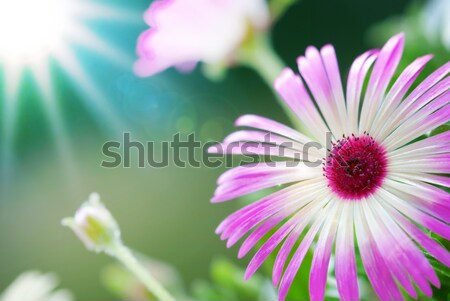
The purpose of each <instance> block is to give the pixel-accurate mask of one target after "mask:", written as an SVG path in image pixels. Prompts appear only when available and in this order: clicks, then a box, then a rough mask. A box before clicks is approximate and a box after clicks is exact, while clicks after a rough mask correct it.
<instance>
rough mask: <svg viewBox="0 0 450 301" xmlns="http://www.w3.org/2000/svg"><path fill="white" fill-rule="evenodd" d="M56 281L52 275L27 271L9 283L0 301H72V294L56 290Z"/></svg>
mask: <svg viewBox="0 0 450 301" xmlns="http://www.w3.org/2000/svg"><path fill="white" fill-rule="evenodd" d="M57 286H58V279H57V277H56V276H55V275H54V274H52V273H47V274H43V273H41V272H38V271H27V272H25V273H23V274H21V275H19V277H17V279H15V280H14V282H13V283H11V284H10V285H9V286H8V287H7V288H6V289H5V291H4V292H3V293H2V294H1V295H0V301H23V300H27V301H42V300H46V301H72V300H73V299H74V298H73V296H72V294H71V293H70V292H69V291H67V290H65V289H56V287H57Z"/></svg>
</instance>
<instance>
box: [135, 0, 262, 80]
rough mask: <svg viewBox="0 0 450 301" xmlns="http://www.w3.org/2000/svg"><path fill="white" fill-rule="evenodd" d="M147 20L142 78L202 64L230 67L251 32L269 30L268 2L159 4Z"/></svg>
mask: <svg viewBox="0 0 450 301" xmlns="http://www.w3.org/2000/svg"><path fill="white" fill-rule="evenodd" d="M144 19H145V21H146V22H147V24H148V25H149V26H150V27H151V28H150V29H149V30H147V31H145V32H144V33H143V34H142V35H141V36H140V38H139V40H138V45H137V53H138V56H139V60H138V61H137V62H136V64H135V72H136V73H137V74H138V75H140V76H150V75H153V74H155V73H158V72H161V71H163V70H165V69H167V68H169V67H177V68H179V69H181V70H190V69H192V68H193V67H195V65H196V63H197V62H199V61H202V62H205V63H212V64H220V63H226V62H227V61H230V60H233V55H234V53H235V51H236V50H237V49H238V48H239V46H240V44H241V43H242V42H243V41H244V40H245V38H246V36H247V35H248V34H249V32H251V31H264V30H265V29H266V28H267V27H268V26H269V25H270V15H269V9H268V7H267V4H266V2H265V1H264V0H245V1H241V0H214V1H213V0H157V1H154V2H153V3H152V4H151V6H150V8H149V9H148V10H147V12H146V13H145V15H144Z"/></svg>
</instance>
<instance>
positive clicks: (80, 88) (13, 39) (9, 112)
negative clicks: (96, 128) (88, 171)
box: [0, 0, 142, 191]
mask: <svg viewBox="0 0 450 301" xmlns="http://www.w3.org/2000/svg"><path fill="white" fill-rule="evenodd" d="M43 16H45V17H43ZM97 20H102V26H104V25H103V24H105V26H108V25H107V24H115V23H117V22H121V23H124V24H126V25H131V26H137V25H138V24H140V23H141V22H142V21H141V20H142V16H141V13H139V12H137V11H133V10H130V9H123V8H121V7H118V6H111V5H110V4H102V3H98V2H97V3H95V2H94V1H86V0H41V1H39V2H35V1H32V2H29V0H14V1H8V2H1V1H0V40H1V41H2V47H0V67H1V68H2V69H3V83H2V84H3V95H1V96H2V97H1V99H2V104H1V105H2V108H3V110H2V116H1V118H2V122H1V126H2V136H1V141H0V160H1V161H0V164H1V169H2V170H1V174H0V177H1V180H0V185H2V186H3V188H4V187H9V186H10V185H9V182H8V181H14V180H13V179H12V172H14V156H15V149H14V139H15V129H16V126H17V125H18V124H17V111H18V103H19V102H23V101H25V100H26V99H21V93H20V88H21V84H22V77H23V74H24V72H25V71H30V72H31V75H32V76H33V78H34V79H35V82H36V90H37V91H36V92H38V93H39V96H40V98H41V99H42V105H43V109H44V111H45V113H46V118H47V119H48V120H49V123H50V125H51V131H52V135H53V137H54V139H55V147H56V148H57V151H58V154H59V157H60V159H61V161H62V162H63V164H62V166H63V168H64V171H65V174H66V175H68V176H72V179H70V182H71V183H75V182H77V181H76V180H75V179H74V177H75V175H76V174H77V173H76V165H75V160H74V159H75V158H74V153H73V151H72V148H71V146H72V145H71V142H70V140H69V135H68V132H67V128H66V125H65V124H64V122H63V118H62V116H61V113H60V110H59V109H58V95H57V93H56V91H55V87H54V82H53V79H52V72H51V69H50V62H52V59H55V60H56V61H57V63H58V64H57V66H58V68H61V69H62V70H63V71H64V72H65V74H66V75H67V79H68V80H69V82H70V83H72V84H73V86H74V87H75V90H76V91H77V93H79V95H80V100H81V101H82V102H83V105H84V107H85V108H86V109H87V110H88V111H89V112H90V113H91V114H92V115H93V116H95V119H96V121H97V122H98V124H99V125H101V126H102V127H104V128H105V129H106V130H108V131H109V132H110V133H112V134H114V135H117V134H118V133H121V132H122V131H123V130H124V122H123V120H122V119H121V118H120V117H119V116H120V115H119V114H118V112H116V111H115V109H114V106H113V105H112V104H111V99H109V98H108V96H107V94H106V93H105V92H104V91H102V89H101V86H100V85H99V84H100V82H99V81H98V79H95V78H93V76H92V75H91V72H90V71H89V68H92V66H89V65H87V64H85V62H84V60H83V56H78V55H76V50H77V47H80V46H81V47H83V48H85V49H87V50H88V51H89V53H90V54H92V55H94V56H97V55H99V57H101V59H102V60H104V61H105V62H108V63H112V64H114V65H115V66H116V67H118V68H120V69H118V70H131V65H132V61H133V58H132V57H131V56H130V55H129V54H128V53H126V52H124V51H123V50H121V49H120V47H116V46H114V45H112V44H111V43H110V42H109V41H107V40H105V39H104V38H103V37H101V36H100V35H98V34H97V33H96V32H95V30H94V29H93V28H91V27H90V26H89V25H88V23H87V22H86V21H94V22H95V21H97ZM109 22H111V23H109ZM24 37H26V38H24ZM2 191H3V189H2Z"/></svg>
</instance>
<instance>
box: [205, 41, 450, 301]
mask: <svg viewBox="0 0 450 301" xmlns="http://www.w3.org/2000/svg"><path fill="white" fill-rule="evenodd" d="M403 45H404V36H403V34H399V35H397V36H394V37H392V38H391V39H390V40H389V41H388V42H387V43H386V44H385V45H384V47H383V48H382V49H381V50H370V51H368V52H366V53H363V54H362V55H360V56H359V57H358V58H357V59H356V60H355V61H354V63H353V65H352V67H351V69H350V72H349V75H348V79H347V89H346V93H345V95H344V91H343V88H342V83H341V78H340V75H339V68H338V63H337V59H336V55H335V51H334V48H333V47H332V46H331V45H326V46H324V47H323V48H322V49H321V50H320V51H319V50H318V49H316V48H314V47H308V48H307V49H306V55H305V56H301V57H299V58H298V61H297V62H298V68H299V71H300V76H299V75H296V74H295V73H294V72H293V71H292V70H290V69H285V70H284V71H283V72H282V74H281V75H280V76H279V77H278V79H277V80H276V82H275V88H276V90H277V91H278V92H279V94H280V95H281V97H282V98H283V99H284V101H285V102H286V103H287V104H288V106H289V107H290V108H291V110H292V111H293V112H294V113H295V114H296V115H297V116H298V118H299V119H301V120H302V121H303V123H304V124H305V127H306V129H307V131H308V133H303V134H302V133H300V132H298V131H296V130H294V129H291V128H289V127H287V126H284V125H282V124H280V123H277V122H275V121H272V120H269V119H266V118H264V117H259V116H254V115H246V116H242V117H240V118H239V119H238V120H237V121H236V125H237V126H243V127H249V128H254V129H252V130H249V129H246V130H242V131H238V132H235V133H233V134H231V135H230V136H228V137H227V138H226V139H225V141H224V143H223V144H220V145H217V146H213V147H212V148H211V149H210V152H213V153H214V152H219V153H232V154H248V153H252V154H261V155H268V154H270V155H275V156H277V155H278V156H280V157H283V158H287V159H290V160H291V162H292V159H296V158H297V155H298V154H301V153H302V152H303V148H304V146H305V145H306V144H307V143H308V142H310V141H316V142H318V143H320V144H321V145H323V146H324V147H323V148H321V149H320V148H310V149H309V152H308V154H309V159H310V161H311V162H312V161H315V160H317V159H320V158H326V159H325V160H322V161H319V162H321V164H315V165H314V164H303V163H302V164H298V165H297V166H292V165H291V166H289V165H288V164H286V161H280V160H278V162H274V163H272V165H270V164H268V163H264V162H262V163H255V164H252V165H250V166H248V165H246V166H240V167H236V168H234V169H231V170H229V171H227V172H225V173H224V174H223V175H222V176H221V177H220V178H219V180H218V188H217V190H216V192H215V195H214V197H213V199H212V202H223V201H228V200H230V199H234V198H237V197H240V196H243V195H246V194H249V193H252V192H256V191H258V190H262V189H265V188H269V187H277V186H279V185H283V186H282V188H279V190H278V191H277V192H275V193H272V194H270V195H268V196H266V197H264V198H263V199H261V200H258V201H256V202H254V203H252V204H250V205H248V206H246V207H244V208H242V209H240V210H239V211H237V212H235V213H233V214H232V215H230V216H229V217H227V218H226V219H225V220H224V221H223V222H222V223H221V224H220V225H219V227H218V229H217V233H218V234H220V235H221V238H222V239H226V240H228V242H227V246H228V247H230V246H232V245H234V244H235V243H236V242H237V241H239V240H240V239H241V238H242V237H244V236H245V235H247V234H248V236H247V237H246V239H245V240H244V242H243V244H242V246H241V247H240V250H239V255H238V256H239V257H243V256H244V255H246V254H247V253H248V252H249V250H250V249H252V248H253V247H254V246H255V244H256V243H257V242H258V241H260V240H261V239H262V238H263V237H264V236H265V235H266V234H268V233H269V231H270V230H272V229H274V231H275V230H276V231H275V232H274V234H272V235H271V236H270V237H269V238H268V239H267V240H266V241H265V242H264V244H263V245H262V247H261V248H260V249H259V250H258V251H257V252H256V255H254V257H253V258H252V260H251V261H250V263H249V265H248V267H247V271H246V278H249V277H250V276H251V275H252V274H253V273H254V272H255V271H256V270H257V269H258V268H259V267H260V265H261V264H262V263H263V261H264V260H265V259H266V258H267V257H268V256H269V255H270V254H271V253H272V252H273V251H274V249H275V248H276V247H277V246H280V249H279V251H278V253H277V254H276V259H275V263H274V266H273V283H274V285H276V286H278V288H279V299H280V300H284V299H285V298H286V295H287V293H288V290H289V287H290V286H291V284H292V281H293V280H294V277H295V275H296V273H297V271H298V269H299V267H300V266H301V264H302V260H303V259H304V257H305V254H306V253H307V251H308V249H309V248H311V247H313V249H314V255H313V262H312V266H311V271H310V283H309V289H310V297H311V300H323V299H324V294H325V284H326V279H327V271H328V265H329V262H330V257H331V254H332V252H333V250H334V253H335V274H336V281H337V288H338V291H339V295H340V298H341V300H348V301H354V300H359V298H360V296H359V290H358V281H357V271H356V265H357V264H356V260H355V249H356V248H358V249H359V253H360V255H361V259H362V263H363V265H364V268H365V271H366V273H367V276H368V279H369V281H370V282H371V284H372V286H373V288H374V291H375V292H376V293H377V295H378V296H379V298H380V299H381V300H403V296H402V293H401V289H400V288H399V287H400V286H401V287H402V288H403V289H404V291H406V292H407V293H408V294H409V295H411V296H413V297H417V296H418V293H417V292H416V290H415V286H417V288H419V289H420V290H421V291H422V292H423V293H424V294H425V295H427V296H431V294H432V288H431V285H430V284H432V285H434V286H436V287H439V285H440V284H439V279H438V277H437V275H436V273H435V271H434V270H433V268H432V266H431V265H430V263H429V261H428V260H427V258H426V257H425V255H424V253H423V252H422V251H421V249H424V250H426V251H427V252H428V253H429V254H431V255H432V256H434V257H435V258H436V259H437V260H439V261H440V262H442V263H443V264H445V265H447V266H450V254H449V253H448V252H447V251H446V250H445V249H444V248H443V247H441V245H440V244H439V243H437V242H436V241H434V240H433V239H431V238H430V237H429V236H428V235H427V234H425V233H424V230H425V229H428V230H431V231H432V232H434V233H436V234H438V235H440V236H442V237H444V238H446V239H450V227H449V225H448V221H449V218H450V194H449V193H447V192H446V191H444V190H443V189H444V187H450V178H449V177H446V176H443V174H448V173H449V172H450V132H444V133H442V134H439V135H437V136H433V137H428V138H423V139H421V140H418V139H417V138H419V137H422V136H423V135H425V134H427V133H429V132H430V131H431V130H433V129H434V128H436V127H438V126H440V125H442V124H444V123H446V122H448V121H449V120H450V106H449V100H450V94H449V93H450V91H449V88H450V77H448V76H447V75H448V73H449V71H450V62H449V63H447V64H445V65H444V66H442V67H441V68H439V69H438V70H436V71H435V72H434V73H432V74H431V75H430V76H428V77H427V78H426V79H425V80H424V81H423V82H422V83H420V84H419V85H418V86H417V87H416V88H414V89H411V86H412V84H413V82H414V81H415V79H416V78H417V76H418V75H419V73H420V72H421V70H422V69H423V68H424V67H425V65H426V63H427V62H428V61H429V60H430V59H431V56H430V55H426V56H423V57H420V58H418V59H416V60H415V61H414V62H412V63H411V64H410V65H409V66H408V67H407V68H406V69H405V70H404V71H403V72H402V73H401V75H400V76H399V77H398V78H397V79H396V80H395V81H394V82H393V84H392V86H390V85H389V84H390V82H391V81H392V77H393V74H394V73H395V70H396V68H397V65H398V63H399V61H400V59H401V56H402V52H403ZM371 68H372V69H371ZM369 70H371V72H369ZM369 74H370V75H369ZM366 79H367V84H365V82H366ZM410 90H412V91H410ZM327 132H329V133H331V137H332V142H333V144H332V145H331V147H330V148H331V149H330V151H329V155H328V156H327V151H326V149H325V144H326V134H325V133H327ZM267 135H270V143H272V144H274V145H276V146H277V147H275V148H274V147H271V148H267V147H265V146H264V144H265V143H267V139H266V138H267V137H268V136H267ZM244 142H245V148H244V147H241V148H239V147H232V146H236V145H241V146H242V143H244ZM280 154H282V155H280ZM316 165H319V166H316ZM277 226H278V227H277ZM300 237H301V243H300V244H299V246H298V247H297V248H294V245H295V243H296V242H297V241H299V240H300ZM316 237H317V240H316ZM289 254H292V258H291V259H290V260H288V256H289Z"/></svg>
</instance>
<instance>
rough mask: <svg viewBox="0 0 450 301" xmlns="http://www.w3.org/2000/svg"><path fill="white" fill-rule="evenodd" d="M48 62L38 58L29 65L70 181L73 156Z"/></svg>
mask: <svg viewBox="0 0 450 301" xmlns="http://www.w3.org/2000/svg"><path fill="white" fill-rule="evenodd" d="M49 64H50V62H49V60H48V59H46V60H40V61H38V62H35V63H34V64H32V65H31V66H30V68H31V70H32V71H33V76H34V79H35V81H36V83H37V85H38V87H39V91H40V93H41V96H42V99H43V101H44V102H45V105H44V106H43V107H44V110H45V113H46V114H47V118H48V120H49V122H50V124H51V130H52V132H53V136H54V139H55V143H56V148H57V149H58V155H59V156H60V160H61V162H62V166H63V168H64V170H65V174H66V176H68V177H69V178H68V180H69V181H70V183H74V182H75V181H76V178H77V177H76V175H77V171H76V167H75V164H74V163H75V157H74V154H73V152H72V148H71V145H70V142H69V139H68V135H67V131H66V126H65V125H64V123H63V121H62V119H61V114H60V112H59V110H58V103H57V98H56V95H55V91H54V89H53V86H52V81H51V75H50V66H49Z"/></svg>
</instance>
